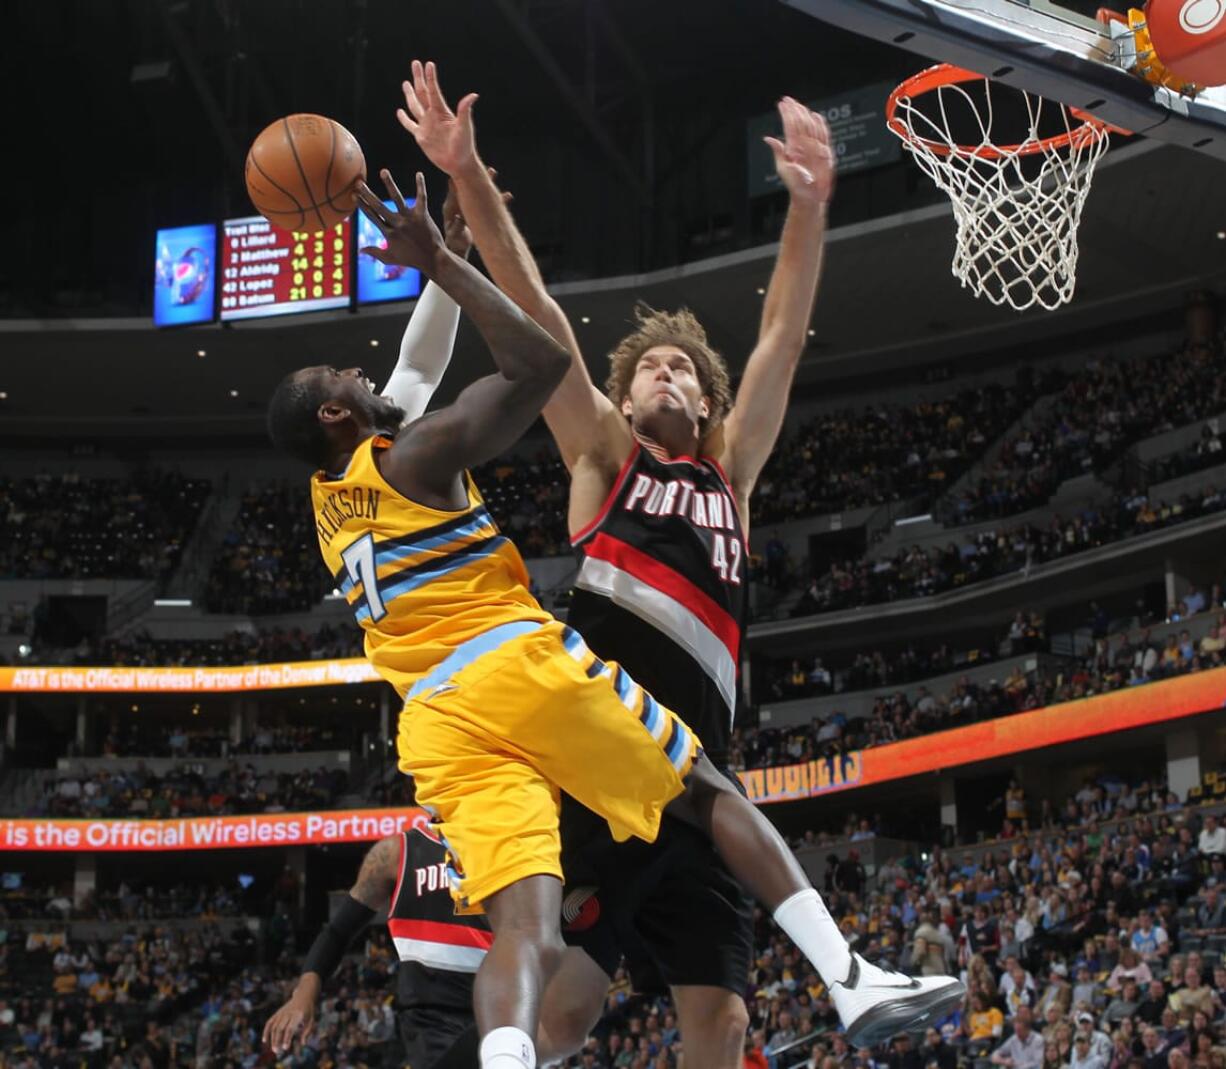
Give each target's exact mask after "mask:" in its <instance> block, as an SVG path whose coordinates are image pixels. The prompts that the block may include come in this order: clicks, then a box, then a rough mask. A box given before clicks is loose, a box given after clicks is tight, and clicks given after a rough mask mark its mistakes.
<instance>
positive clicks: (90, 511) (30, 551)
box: [0, 470, 211, 580]
mask: <svg viewBox="0 0 1226 1069" xmlns="http://www.w3.org/2000/svg"><path fill="white" fill-rule="evenodd" d="M210 491H211V484H210V483H209V482H208V481H207V480H204V479H189V478H187V477H185V476H183V475H179V474H177V473H175V472H159V471H152V470H144V471H138V472H136V473H134V474H133V475H132V476H131V477H129V478H126V479H111V478H88V477H85V476H81V475H48V474H41V475H32V476H29V477H27V478H20V479H7V478H6V479H0V524H2V525H3V527H4V539H3V541H2V542H0V579H158V580H160V579H165V578H167V577H168V576H169V575H170V573H171V572H172V571H173V570H174V568H175V565H177V564H178V562H179V557H180V555H181V554H182V552H183V547H184V545H185V544H186V542H187V540H188V538H189V537H190V535H191V533H192V530H193V528H194V527H195V524H196V521H197V519H198V518H199V516H200V510H201V508H202V507H203V506H204V503H205V501H206V500H207V498H208V496H209V493H210Z"/></svg>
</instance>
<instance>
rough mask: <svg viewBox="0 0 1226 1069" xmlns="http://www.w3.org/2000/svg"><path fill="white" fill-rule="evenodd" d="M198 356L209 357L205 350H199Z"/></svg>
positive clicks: (197, 351)
mask: <svg viewBox="0 0 1226 1069" xmlns="http://www.w3.org/2000/svg"><path fill="white" fill-rule="evenodd" d="M196 355H197V356H207V355H208V354H207V353H206V352H205V351H204V350H203V349H197V350H196Z"/></svg>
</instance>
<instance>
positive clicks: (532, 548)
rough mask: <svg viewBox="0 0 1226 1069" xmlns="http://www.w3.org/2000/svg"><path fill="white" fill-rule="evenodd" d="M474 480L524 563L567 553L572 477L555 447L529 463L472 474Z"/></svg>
mask: <svg viewBox="0 0 1226 1069" xmlns="http://www.w3.org/2000/svg"><path fill="white" fill-rule="evenodd" d="M473 479H474V480H475V482H476V484H477V488H478V489H479V490H480V491H481V496H482V497H483V498H484V499H485V503H486V505H487V506H488V507H489V510H490V514H491V515H492V516H493V517H494V522H495V523H497V524H498V526H499V528H500V529H501V530H502V531H503V532H504V533H506V534H507V535H509V536H510V537H511V538H513V539H514V540H515V545H516V546H517V547H518V548H519V551H520V553H522V554H523V555H524V556H525V557H563V556H566V555H567V554H568V553H570V552H571V546H570V533H569V531H568V529H567V516H566V513H567V507H566V506H567V499H568V497H569V494H570V476H569V475H568V474H567V472H566V466H565V465H564V464H563V463H562V459H561V457H559V456H558V454H557V452H556V451H555V450H554V448H553V446H552V445H550V446H549V447H548V448H546V449H541V450H540V451H539V452H538V453H537V454H535V455H534V456H532V457H527V458H525V457H508V458H504V459H500V460H494V461H491V462H490V463H488V464H484V465H482V466H481V467H480V468H475V469H474V470H473Z"/></svg>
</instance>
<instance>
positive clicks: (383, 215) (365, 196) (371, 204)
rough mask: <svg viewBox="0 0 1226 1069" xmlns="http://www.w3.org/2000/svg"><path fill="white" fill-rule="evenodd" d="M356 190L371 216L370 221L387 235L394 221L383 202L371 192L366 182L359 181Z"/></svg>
mask: <svg viewBox="0 0 1226 1069" xmlns="http://www.w3.org/2000/svg"><path fill="white" fill-rule="evenodd" d="M354 188H355V190H356V191H357V194H358V200H359V201H360V202H361V205H362V207H363V208H365V209H366V214H367V215H369V216H370V221H371V222H372V223H374V224H375V226H377V227H378V228H379V229H380V230H382V231H383V232H384V233H386V232H387V228H388V227H389V226H391V222H392V221H391V217H390V216H389V215H388V212H387V207H386V206H385V205H384V203H383V201H381V200H380V199H379V198H378V197H376V196H375V195H374V193H373V192H371V188H370V186H368V185H367V184H366V183H365V182H361V181H359V182H358V183H357V184H356V185H355V186H354Z"/></svg>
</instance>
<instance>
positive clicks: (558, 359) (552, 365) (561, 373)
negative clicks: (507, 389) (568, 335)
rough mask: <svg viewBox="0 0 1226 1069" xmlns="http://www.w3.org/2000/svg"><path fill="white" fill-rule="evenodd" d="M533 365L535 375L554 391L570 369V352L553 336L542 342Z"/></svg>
mask: <svg viewBox="0 0 1226 1069" xmlns="http://www.w3.org/2000/svg"><path fill="white" fill-rule="evenodd" d="M533 366H534V377H535V378H537V379H538V380H539V381H540V382H541V383H542V384H544V385H546V386H548V387H549V390H550V392H551V393H552V392H553V391H554V390H555V389H557V387H558V386H560V385H561V384H562V380H563V379H564V378H566V373H567V372H568V371H569V370H570V353H568V352H567V351H566V350H565V349H563V348H562V346H560V345H559V344H558V343H557V342H556V341H554V340H553V339H552V338H551V339H550V340H549V341H548V342H547V343H542V345H541V350H540V352H539V353H538V354H537V358H536V360H534V362H533Z"/></svg>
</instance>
